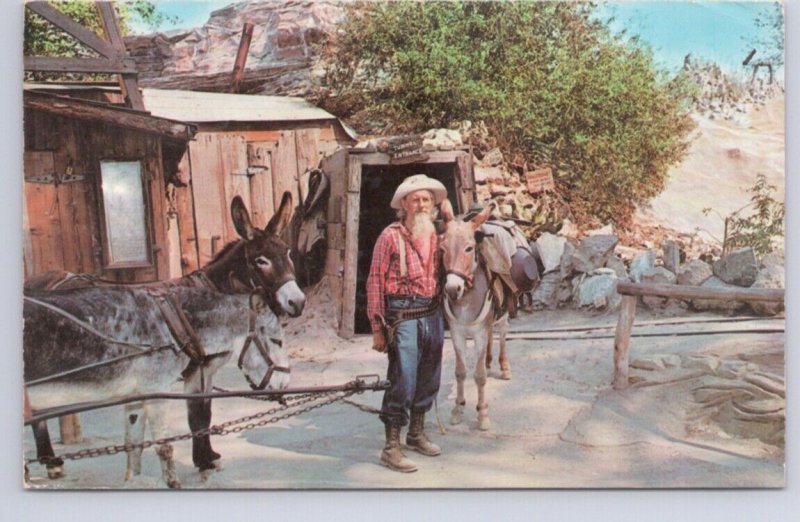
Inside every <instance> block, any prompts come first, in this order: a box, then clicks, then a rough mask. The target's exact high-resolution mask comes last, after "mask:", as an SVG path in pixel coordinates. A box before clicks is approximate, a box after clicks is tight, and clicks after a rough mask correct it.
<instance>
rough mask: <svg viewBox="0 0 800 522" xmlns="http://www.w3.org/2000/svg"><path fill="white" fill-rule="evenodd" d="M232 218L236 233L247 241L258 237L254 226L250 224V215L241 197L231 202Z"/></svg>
mask: <svg viewBox="0 0 800 522" xmlns="http://www.w3.org/2000/svg"><path fill="white" fill-rule="evenodd" d="M231 218H233V226H234V227H235V228H236V232H238V233H239V235H240V236H242V238H243V239H246V240H247V241H252V240H253V238H254V237H256V234H255V231H254V230H253V224H252V223H251V222H250V213H249V212H248V211H247V207H245V206H244V201H242V198H241V197H240V196H236V197H235V198H233V201H231Z"/></svg>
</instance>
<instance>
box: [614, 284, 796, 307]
mask: <svg viewBox="0 0 800 522" xmlns="http://www.w3.org/2000/svg"><path fill="white" fill-rule="evenodd" d="M617 293H619V294H621V295H635V296H644V295H653V296H659V297H671V298H673V299H719V300H723V301H766V302H778V303H779V302H783V300H784V294H785V293H786V291H785V290H784V289H783V288H707V287H702V286H687V285H669V284H656V283H628V282H626V281H620V282H618V283H617Z"/></svg>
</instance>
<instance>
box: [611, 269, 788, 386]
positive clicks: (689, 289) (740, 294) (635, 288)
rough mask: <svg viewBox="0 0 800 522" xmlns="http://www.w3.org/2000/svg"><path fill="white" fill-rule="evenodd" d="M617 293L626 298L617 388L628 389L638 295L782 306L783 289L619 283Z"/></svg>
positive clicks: (617, 351) (617, 353) (617, 346)
mask: <svg viewBox="0 0 800 522" xmlns="http://www.w3.org/2000/svg"><path fill="white" fill-rule="evenodd" d="M617 293H618V294H620V295H622V304H621V305H620V311H619V322H618V323H617V332H616V334H615V336H614V389H615V390H624V389H625V388H627V387H628V384H629V383H628V360H629V357H630V354H629V352H630V344H631V329H632V328H633V320H634V318H635V317H636V299H638V296H644V295H651V296H659V297H671V298H675V299H718V300H721V301H760V302H771V303H782V302H783V301H784V298H785V290H784V289H783V288H704V287H698V286H687V285H669V284H656V283H629V282H627V281H619V282H618V283H617Z"/></svg>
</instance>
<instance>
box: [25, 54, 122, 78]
mask: <svg viewBox="0 0 800 522" xmlns="http://www.w3.org/2000/svg"><path fill="white" fill-rule="evenodd" d="M24 60H25V61H24V67H25V70H26V71H54V72H82V73H93V74H101V73H106V74H136V62H134V61H133V60H132V59H122V60H116V59H109V58H64V57H54V56H26V57H25V58H24Z"/></svg>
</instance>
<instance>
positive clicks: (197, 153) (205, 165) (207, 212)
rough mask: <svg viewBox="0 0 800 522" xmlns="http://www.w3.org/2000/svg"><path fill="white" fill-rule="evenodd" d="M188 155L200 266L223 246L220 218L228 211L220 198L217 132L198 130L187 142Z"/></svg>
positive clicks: (221, 194)
mask: <svg viewBox="0 0 800 522" xmlns="http://www.w3.org/2000/svg"><path fill="white" fill-rule="evenodd" d="M189 158H190V161H191V166H192V195H193V197H194V219H195V226H196V230H197V255H198V259H199V262H200V266H205V265H206V264H207V263H208V262H209V261H211V259H212V258H213V257H214V254H216V253H217V252H218V251H219V250H221V249H222V246H223V243H222V241H223V237H224V235H225V223H224V221H223V220H224V216H225V214H226V213H227V208H226V207H225V206H224V202H223V190H224V185H223V183H222V180H221V176H222V172H221V170H220V159H219V147H218V146H217V137H216V135H214V134H205V133H202V134H198V135H197V136H196V137H195V139H194V141H192V142H191V143H189Z"/></svg>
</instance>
